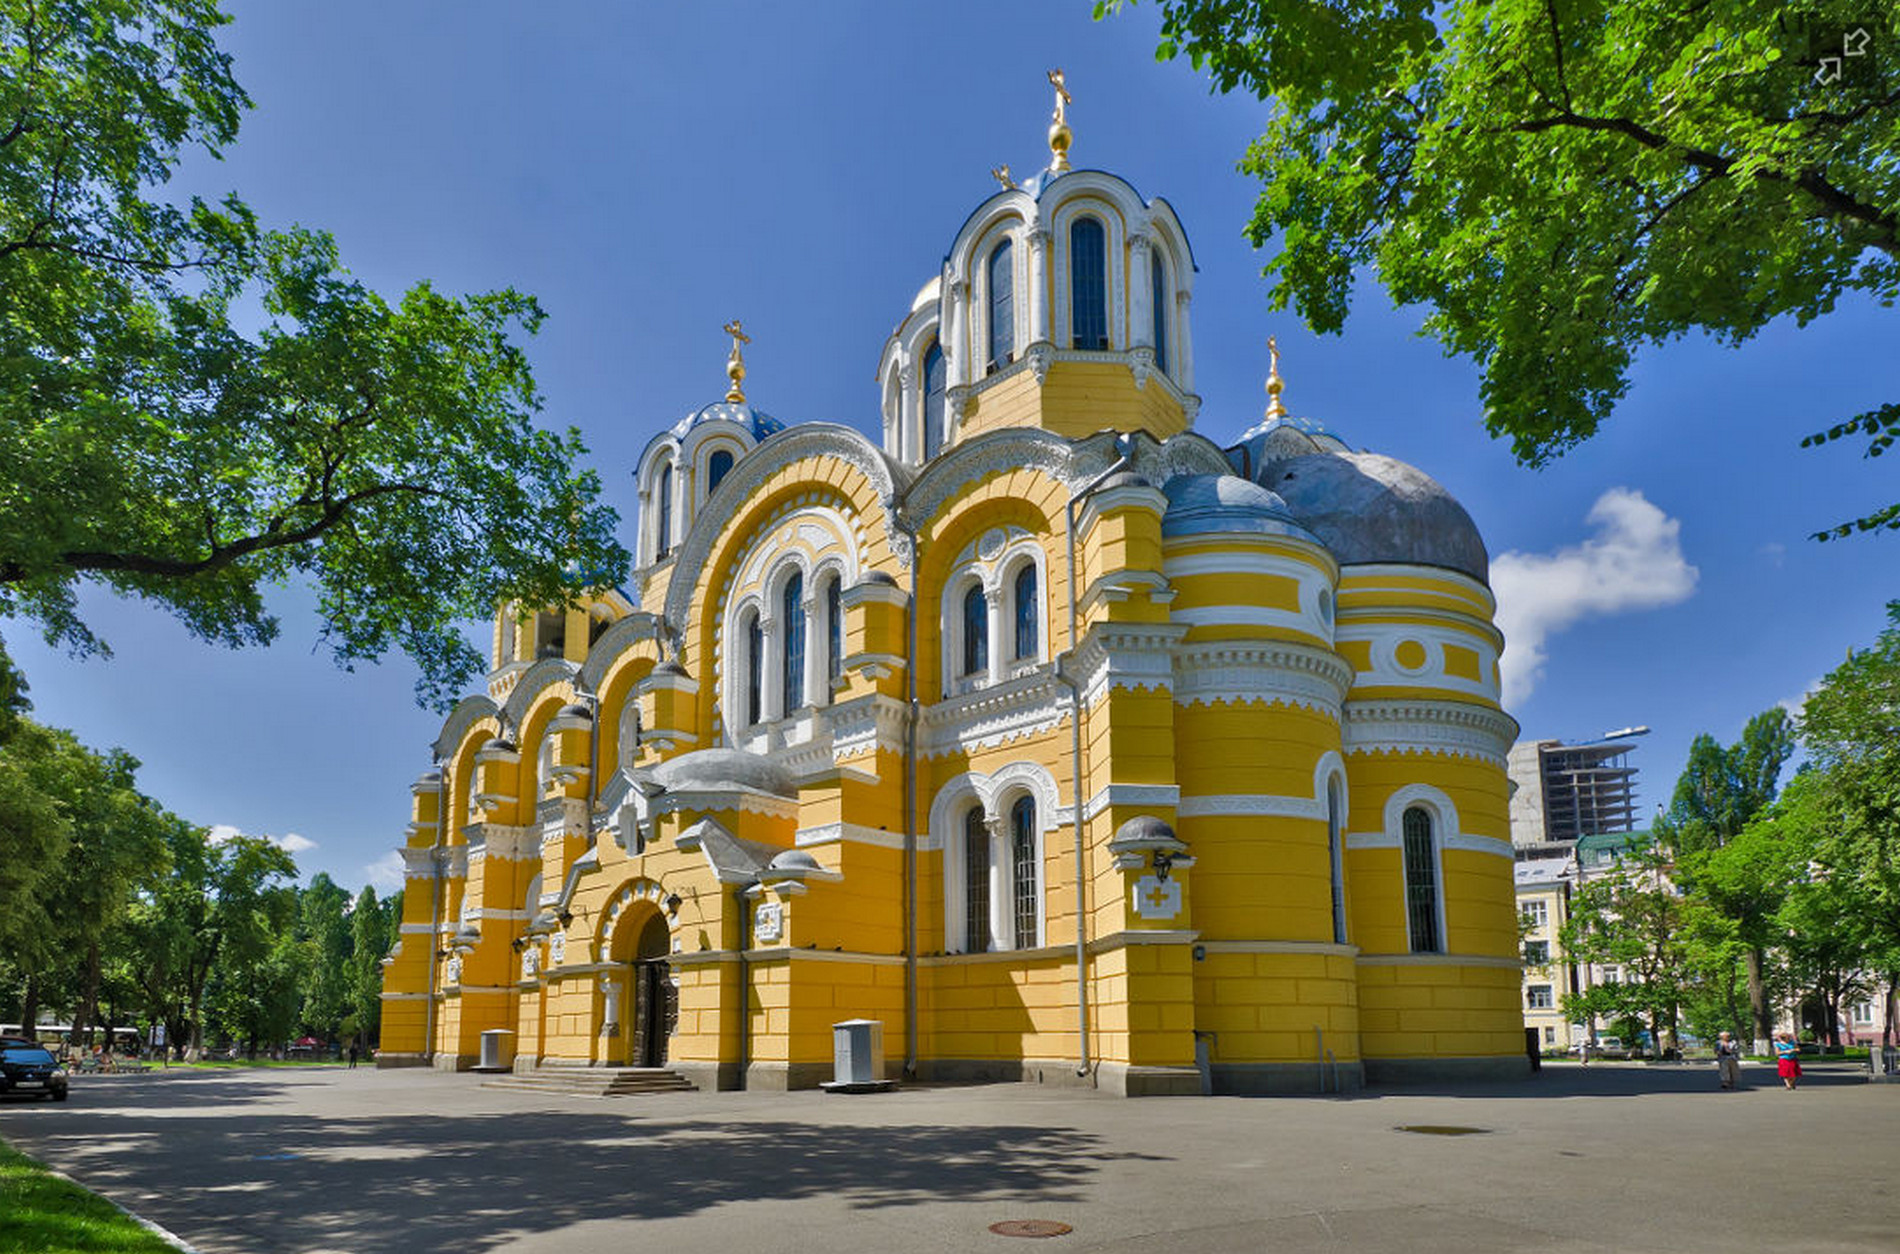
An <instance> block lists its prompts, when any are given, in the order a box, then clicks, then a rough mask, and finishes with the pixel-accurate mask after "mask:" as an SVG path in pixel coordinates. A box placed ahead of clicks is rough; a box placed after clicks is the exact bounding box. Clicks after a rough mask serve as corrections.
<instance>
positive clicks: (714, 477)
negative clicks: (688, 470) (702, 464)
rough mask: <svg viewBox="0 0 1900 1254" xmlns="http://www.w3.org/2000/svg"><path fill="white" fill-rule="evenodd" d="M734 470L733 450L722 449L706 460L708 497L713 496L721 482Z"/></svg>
mask: <svg viewBox="0 0 1900 1254" xmlns="http://www.w3.org/2000/svg"><path fill="white" fill-rule="evenodd" d="M731 469H732V450H731V449H723V448H722V449H720V450H719V451H718V452H716V453H714V454H713V455H712V456H711V457H709V458H707V459H706V495H708V496H711V495H712V493H713V489H715V488H717V487H718V486H719V481H720V480H721V479H724V478H725V477H726V472H727V471H728V470H731Z"/></svg>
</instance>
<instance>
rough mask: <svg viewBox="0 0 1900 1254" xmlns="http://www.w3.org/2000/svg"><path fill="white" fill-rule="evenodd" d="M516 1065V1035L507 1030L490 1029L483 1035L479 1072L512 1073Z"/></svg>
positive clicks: (477, 1065)
mask: <svg viewBox="0 0 1900 1254" xmlns="http://www.w3.org/2000/svg"><path fill="white" fill-rule="evenodd" d="M514 1065H515V1034H514V1033H513V1032H510V1031H509V1030H508V1029H507V1028H490V1029H489V1030H488V1031H486V1032H484V1033H482V1060H481V1061H480V1062H479V1063H476V1064H475V1070H477V1071H511V1070H513V1069H514Z"/></svg>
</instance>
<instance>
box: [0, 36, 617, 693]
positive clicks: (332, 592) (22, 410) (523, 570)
mask: <svg viewBox="0 0 1900 1254" xmlns="http://www.w3.org/2000/svg"><path fill="white" fill-rule="evenodd" d="M227 20H228V19H227V18H226V17H225V15H224V14H223V13H222V12H221V11H220V9H219V6H218V4H217V3H216V2H215V0H0V468H4V469H3V470H0V614H12V615H18V616H23V617H26V618H28V619H31V620H34V621H36V622H37V623H38V624H39V625H40V626H41V628H42V629H43V630H44V631H45V633H46V635H47V637H48V639H49V640H54V641H63V642H64V643H66V644H67V645H68V646H70V647H73V648H76V649H79V650H81V651H84V650H89V649H97V648H101V647H103V645H102V642H100V641H99V640H97V639H96V638H95V637H94V636H93V634H92V633H91V631H90V630H89V629H88V628H87V626H86V624H85V622H84V621H83V620H82V618H81V616H80V613H79V609H78V602H77V593H78V590H79V588H80V586H81V585H82V583H85V582H93V583H97V584H101V585H103V586H105V587H107V588H110V589H112V590H113V591H115V592H118V593H120V594H123V595H127V596H134V597H141V598H145V599H147V600H150V601H153V602H156V603H158V604H159V605H162V606H163V607H165V608H166V609H167V610H169V611H170V612H171V613H173V614H175V615H176V616H177V617H178V618H179V619H181V620H182V621H183V622H184V624H185V625H186V626H187V627H188V628H189V629H190V630H191V631H193V632H194V633H195V634H197V635H199V636H200V637H202V638H204V639H207V640H211V641H216V642H219V643H224V644H243V643H258V642H265V641H268V640H270V639H271V638H272V637H273V636H274V635H275V634H276V632H277V626H278V625H277V622H276V620H275V618H273V617H272V615H271V614H270V613H269V612H268V611H267V610H266V608H265V603H264V594H265V591H266V589H267V588H269V587H270V586H271V585H273V584H281V583H284V582H286V581H290V580H308V581H310V582H312V583H314V585H315V586H316V588H317V591H318V597H319V601H320V605H321V613H322V618H323V628H324V634H325V637H326V639H327V641H328V643H329V645H330V647H331V649H332V651H333V653H334V655H335V656H336V658H337V659H338V661H339V662H340V663H342V664H344V665H346V666H347V665H349V664H351V663H353V662H355V661H358V660H362V659H366V658H371V657H375V656H378V655H380V654H381V653H383V652H385V651H387V650H389V649H390V648H392V647H400V648H402V649H404V650H405V651H407V652H408V653H409V654H410V655H411V656H412V657H414V658H415V659H416V661H417V662H418V663H419V664H420V666H421V668H422V671H423V678H422V680H421V682H420V684H419V686H418V693H419V695H421V696H425V697H426V698H428V699H430V700H432V701H434V702H435V703H437V704H442V703H445V702H446V701H447V700H449V699H450V698H451V697H452V696H453V695H454V694H455V693H456V692H458V691H459V690H460V689H461V688H462V687H463V686H464V685H465V684H466V682H467V681H468V679H469V678H470V677H471V676H473V675H475V674H477V673H478V672H479V670H480V665H481V659H480V658H479V657H478V656H477V655H476V653H475V652H474V650H473V649H471V648H470V646H469V645H468V644H467V642H466V641H465V640H463V639H462V637H461V636H460V634H459V633H458V632H457V631H456V630H455V623H456V622H457V621H458V620H461V619H466V618H471V617H473V618H483V617H486V616H487V615H488V614H490V613H492V611H493V607H494V606H495V604H496V603H497V602H499V601H503V600H513V599H520V600H522V601H524V602H526V603H528V604H559V603H564V602H567V601H570V600H572V599H573V597H574V596H576V595H577V594H578V592H579V591H580V590H581V589H582V588H583V587H584V586H586V585H599V584H611V583H613V582H616V581H617V580H618V579H619V578H620V577H621V575H622V574H623V573H624V571H625V569H626V567H627V564H628V558H627V554H626V552H625V551H624V550H623V549H622V548H621V547H620V545H619V544H618V543H617V542H616V541H615V539H614V537H613V529H614V525H615V522H616V518H615V515H614V513H613V511H612V510H611V509H609V508H607V507H606V506H604V505H602V504H601V503H600V502H599V501H598V496H599V492H600V483H599V481H598V478H597V477H596V476H595V475H594V474H593V472H591V471H588V470H584V469H578V468H577V467H576V465H575V463H576V460H577V459H578V458H579V457H580V455H581V454H582V453H583V452H584V449H583V448H582V446H581V443H580V440H579V436H578V434H577V433H576V432H574V431H573V430H571V429H570V430H569V431H567V432H566V433H565V434H557V433H553V432H549V431H544V430H540V429H538V428H536V427H535V426H534V425H533V422H532V419H533V415H534V414H535V412H536V411H537V410H538V409H539V407H540V397H539V394H538V392H537V391H536V388H535V384H534V380H533V376H532V372H531V371H530V369H529V364H528V360H527V357H526V355H525V354H524V352H523V351H522V349H521V347H520V343H519V340H520V337H522V336H525V335H529V334H532V333H533V332H534V330H535V328H536V327H537V326H538V325H539V323H540V321H541V318H542V313H541V310H540V308H539V306H537V305H536V304H535V302H534V301H533V300H532V299H531V298H529V297H526V296H523V295H520V294H519V293H516V292H513V291H507V290H503V291H496V292H489V293H483V294H478V295H472V296H466V297H460V298H457V297H451V296H448V295H444V294H442V293H439V292H437V291H435V290H434V289H433V288H432V287H430V286H429V285H428V284H427V283H423V284H419V285H417V286H416V287H414V288H412V289H410V290H409V291H408V292H407V293H405V294H404V295H403V296H402V297H401V298H400V299H399V300H396V301H394V302H390V301H386V300H384V299H383V298H382V297H381V296H379V295H378V294H377V293H375V292H373V291H371V290H369V289H368V288H367V287H365V286H364V285H363V284H361V283H359V282H358V281H356V280H355V279H353V278H351V277H350V276H349V274H348V273H347V271H345V270H344V269H343V267H342V265H341V263H340V260H339V258H338V255H337V251H336V248H335V245H334V243H333V242H332V241H331V239H330V238H329V237H328V236H327V235H325V234H323V233H321V232H319V231H313V230H307V229H303V228H295V229H289V230H267V229H265V228H263V227H262V226H261V225H260V224H259V223H258V221H257V219H256V216H255V215H254V214H253V213H252V212H251V210H250V209H249V208H248V206H246V205H245V204H244V202H243V201H241V200H239V199H238V198H237V197H236V196H234V195H233V196H227V197H225V198H224V199H222V200H220V201H217V202H215V203H213V202H209V201H206V200H204V199H201V198H193V199H191V200H189V201H188V202H186V203H182V204H181V203H175V201H173V200H168V199H167V198H166V196H165V194H164V193H165V187H164V185H165V183H166V181H167V179H168V178H169V177H170V175H171V174H172V172H173V170H174V169H175V167H176V165H177V163H178V162H179V160H180V158H181V156H182V155H183V154H184V153H185V152H186V151H187V150H192V149H197V150H202V151H205V152H209V153H211V154H213V155H216V154H217V153H218V151H219V150H220V149H221V148H222V147H224V146H225V145H228V144H229V143H231V142H233V141H234V140H235V138H236V136H237V130H238V122H239V118H240V116H241V114H242V112H243V110H244V109H245V107H246V106H247V105H248V101H247V99H246V97H245V95H244V92H243V90H242V88H240V87H239V86H238V84H237V81H236V80H235V79H234V78H233V76H232V72H231V64H230V59H229V57H228V56H226V55H225V54H224V53H223V52H221V51H220V50H219V49H218V47H217V43H216V40H215V37H214V36H215V31H216V28H217V27H218V26H220V25H222V24H223V23H224V22H225V21H227ZM251 309H255V310H261V313H262V319H261V325H260V326H255V327H249V326H247V325H246V323H247V322H248V321H251V320H252V319H249V318H247V317H245V316H240V314H239V312H238V311H239V310H251Z"/></svg>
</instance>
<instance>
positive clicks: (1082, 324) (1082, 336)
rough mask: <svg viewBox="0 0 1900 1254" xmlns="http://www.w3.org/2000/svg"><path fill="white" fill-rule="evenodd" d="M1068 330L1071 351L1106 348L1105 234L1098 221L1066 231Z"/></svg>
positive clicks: (1079, 221) (1084, 220)
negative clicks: (1067, 254)
mask: <svg viewBox="0 0 1900 1254" xmlns="http://www.w3.org/2000/svg"><path fill="white" fill-rule="evenodd" d="M1069 329H1070V333H1071V335H1072V336H1073V340H1072V342H1071V347H1073V348H1107V347H1108V234H1107V232H1106V231H1104V230H1103V229H1102V223H1101V221H1100V220H1099V219H1097V218H1077V219H1076V220H1075V222H1074V224H1073V225H1071V226H1070V227H1069Z"/></svg>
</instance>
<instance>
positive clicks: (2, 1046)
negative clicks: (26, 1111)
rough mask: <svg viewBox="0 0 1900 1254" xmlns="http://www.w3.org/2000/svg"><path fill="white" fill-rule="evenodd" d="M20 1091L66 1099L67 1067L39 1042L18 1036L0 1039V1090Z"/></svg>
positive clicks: (8, 1091)
mask: <svg viewBox="0 0 1900 1254" xmlns="http://www.w3.org/2000/svg"><path fill="white" fill-rule="evenodd" d="M8 1093H19V1094H22V1095H30V1096H34V1097H39V1096H45V1097H50V1098H52V1099H53V1100H54V1101H56V1102H63V1101H65V1100H66V1069H65V1068H64V1067H62V1066H60V1065H59V1062H58V1061H57V1060H56V1059H55V1058H54V1057H53V1056H52V1055H51V1054H49V1053H47V1052H46V1050H45V1049H43V1048H42V1047H40V1046H39V1045H36V1044H33V1043H31V1042H28V1041H22V1040H18V1039H9V1040H7V1041H5V1042H4V1043H0V1094H8Z"/></svg>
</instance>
